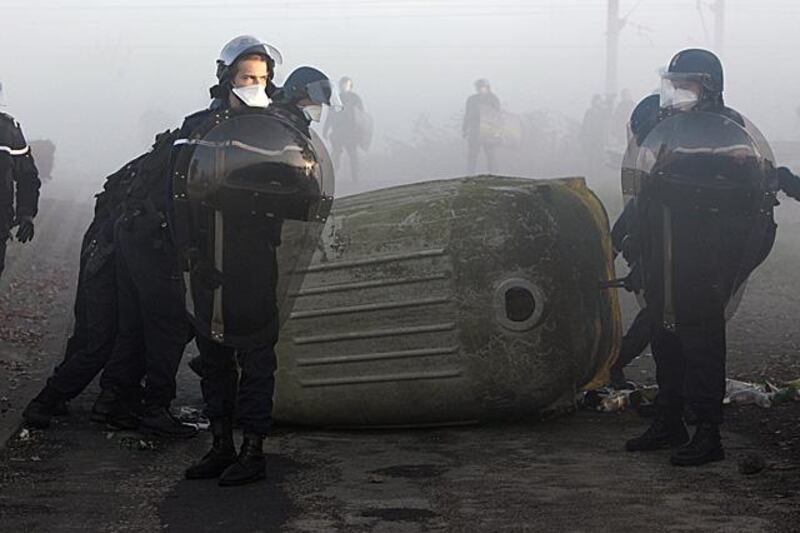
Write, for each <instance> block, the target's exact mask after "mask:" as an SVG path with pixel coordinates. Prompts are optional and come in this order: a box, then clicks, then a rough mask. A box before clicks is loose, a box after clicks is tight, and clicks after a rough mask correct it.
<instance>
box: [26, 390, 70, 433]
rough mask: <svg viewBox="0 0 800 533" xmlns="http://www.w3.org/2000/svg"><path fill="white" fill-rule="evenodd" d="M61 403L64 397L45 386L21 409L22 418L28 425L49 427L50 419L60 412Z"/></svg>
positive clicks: (40, 427) (62, 403)
mask: <svg viewBox="0 0 800 533" xmlns="http://www.w3.org/2000/svg"><path fill="white" fill-rule="evenodd" d="M63 405H64V399H63V398H61V397H60V396H59V395H58V394H56V393H55V392H54V391H52V390H50V389H49V388H48V387H45V388H44V389H42V391H41V392H40V393H39V394H38V395H37V396H36V398H34V399H33V400H31V402H30V403H29V404H28V406H27V407H25V410H24V411H22V418H23V419H24V420H25V424H26V425H28V426H29V427H32V428H35V429H46V428H48V427H50V420H51V419H52V418H53V417H54V416H58V415H59V414H60V412H59V410H60V408H61V407H63Z"/></svg>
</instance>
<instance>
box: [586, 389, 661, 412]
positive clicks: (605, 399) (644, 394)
mask: <svg viewBox="0 0 800 533" xmlns="http://www.w3.org/2000/svg"><path fill="white" fill-rule="evenodd" d="M628 385H629V386H628V388H624V389H614V388H612V387H604V388H602V389H597V390H591V391H586V392H584V393H582V394H581V395H579V396H578V405H579V406H580V407H581V408H583V409H593V410H596V411H600V412H603V413H617V412H620V411H624V410H626V409H637V410H640V409H642V408H643V407H646V406H648V405H651V404H652V403H653V402H654V401H655V397H656V395H657V394H658V387H643V386H640V385H637V384H636V383H633V382H629V383H628Z"/></svg>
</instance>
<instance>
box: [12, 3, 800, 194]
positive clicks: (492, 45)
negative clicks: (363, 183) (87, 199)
mask: <svg viewBox="0 0 800 533" xmlns="http://www.w3.org/2000/svg"><path fill="white" fill-rule="evenodd" d="M621 4H622V13H623V14H626V13H628V12H630V11H631V10H632V9H633V8H634V7H635V6H636V5H637V4H639V5H638V8H636V9H635V10H634V11H633V13H632V14H631V15H630V18H629V21H630V24H629V25H628V27H626V28H625V30H624V31H623V35H622V39H621V50H620V83H619V85H620V88H629V89H630V90H631V92H632V95H633V97H634V99H636V100H638V99H639V98H641V97H642V96H644V95H645V94H647V93H648V92H649V91H651V90H652V89H655V88H656V87H657V86H658V69H659V68H661V67H663V66H665V65H666V63H667V62H668V61H669V59H670V57H671V56H672V55H673V54H674V53H675V52H677V51H678V50H680V49H681V48H685V47H694V46H699V47H709V48H711V47H712V38H713V15H712V14H711V13H710V11H708V10H706V11H705V12H704V15H705V16H704V21H705V25H706V29H705V30H704V25H703V18H702V17H701V16H700V12H699V11H698V8H697V2H696V1H695V0H682V1H677V0H676V1H667V0H642V1H641V2H638V1H637V0H622V2H621ZM0 7H2V20H3V30H2V31H0V81H2V82H3V83H4V85H5V89H6V99H7V101H8V103H9V107H8V109H7V110H8V111H9V112H11V113H12V114H14V115H15V116H17V117H18V118H19V119H20V121H21V122H22V124H23V126H24V129H25V132H26V134H27V136H28V138H29V139H33V138H43V137H47V138H51V139H53V140H54V141H55V143H56V144H57V146H58V153H57V156H58V163H57V164H58V165H59V173H60V174H69V176H70V179H90V180H94V181H95V182H97V183H99V182H100V180H101V179H102V178H103V176H104V175H105V174H108V173H109V172H111V171H113V170H114V169H116V168H117V167H119V166H120V165H121V164H122V163H124V162H125V161H127V160H128V159H131V158H133V157H134V156H136V155H137V154H138V153H139V152H141V151H142V150H143V148H144V147H145V146H146V145H147V143H148V141H149V140H150V139H152V137H153V135H154V134H155V133H156V132H157V131H159V130H163V129H166V128H168V127H177V126H178V125H179V124H180V120H181V118H182V117H183V116H185V115H187V114H189V113H192V112H194V111H196V110H198V109H200V108H202V107H205V106H206V105H207V103H208V96H207V95H208V92H207V91H208V87H209V86H211V85H212V84H213V83H214V76H213V74H214V61H215V59H216V58H217V56H218V53H219V50H220V49H221V47H222V45H223V44H224V43H225V42H226V41H227V40H229V39H230V38H231V37H233V36H235V35H237V34H242V33H249V34H254V35H257V36H259V37H263V38H264V39H265V40H267V41H268V42H270V43H271V44H273V45H275V46H276V47H278V48H279V49H280V50H281V52H282V53H283V55H284V58H285V60H286V63H285V64H284V65H283V66H282V67H279V70H278V76H277V81H278V82H280V81H281V80H282V78H283V77H284V76H285V75H286V74H288V73H289V72H291V70H292V69H293V68H294V67H296V66H298V65H303V64H309V65H314V66H317V67H319V68H321V69H322V70H323V71H325V72H326V73H328V74H329V75H330V77H331V78H332V79H338V78H339V77H340V76H342V75H349V76H351V77H352V78H354V80H355V83H356V90H357V92H359V93H360V94H361V95H362V97H363V98H364V101H365V104H366V106H367V108H368V110H369V111H370V112H371V113H372V114H373V115H374V118H375V122H376V137H377V141H378V144H377V146H376V149H380V147H381V145H382V143H381V141H382V140H383V139H385V138H386V137H392V138H399V139H404V138H407V137H408V136H409V134H410V128H411V124H412V122H413V119H414V118H415V117H416V116H419V115H420V114H421V113H426V114H428V115H429V116H430V117H431V119H432V120H433V121H434V122H436V123H439V124H441V125H442V126H445V125H447V124H448V123H452V122H453V121H454V120H455V118H457V117H458V116H459V115H460V113H461V112H462V109H463V104H464V100H465V98H466V97H467V96H468V95H469V94H470V93H471V92H472V82H473V80H475V79H476V78H479V77H487V78H489V79H490V80H491V81H492V84H493V87H494V89H495V91H496V92H497V93H498V95H499V96H500V98H501V100H502V102H503V105H504V107H505V108H507V109H509V110H511V111H515V112H525V111H531V110H534V109H548V110H552V111H557V112H561V113H564V114H566V115H568V116H571V117H573V118H575V119H576V120H579V119H580V117H581V116H582V115H583V112H584V111H585V109H586V107H587V105H588V102H589V100H590V98H591V96H592V95H593V94H596V93H602V92H603V89H604V82H605V80H604V72H605V31H606V28H605V25H606V2H605V1H604V0H563V1H544V0H496V1H477V0H439V1H422V0H396V1H395V0H292V1H270V0H261V1H256V0H229V2H228V4H227V7H226V4H225V3H223V2H221V1H212V0H163V1H162V2H157V1H155V0H102V1H100V0H62V1H58V0H0ZM727 11H728V14H727V19H726V27H727V29H726V45H725V48H724V50H723V51H722V53H721V56H722V58H723V63H724V65H725V68H726V76H727V80H726V84H727V90H726V98H727V103H728V104H729V105H731V106H732V107H735V108H736V109H738V110H739V111H741V112H743V113H744V114H745V115H747V116H748V117H749V118H751V119H752V120H753V121H754V122H755V123H756V124H757V125H759V127H760V128H761V129H762V130H763V131H764V133H765V134H766V136H767V137H768V138H769V139H770V140H780V139H787V138H792V137H795V138H797V137H800V124H798V122H797V116H796V114H795V109H796V108H797V107H798V105H800V70H798V68H797V66H796V65H797V62H796V59H795V53H796V51H797V50H798V49H800V46H798V45H800V32H798V31H797V29H798V27H799V26H800V24H798V23H800V4H798V3H796V2H793V1H789V0H758V1H757V0H750V1H745V0H740V1H736V0H728V2H727Z"/></svg>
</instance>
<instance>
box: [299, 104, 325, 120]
mask: <svg viewBox="0 0 800 533" xmlns="http://www.w3.org/2000/svg"><path fill="white" fill-rule="evenodd" d="M303 114H304V115H305V116H306V118H307V119H308V120H310V121H311V122H319V121H320V120H322V106H321V105H309V106H306V107H304V108H303Z"/></svg>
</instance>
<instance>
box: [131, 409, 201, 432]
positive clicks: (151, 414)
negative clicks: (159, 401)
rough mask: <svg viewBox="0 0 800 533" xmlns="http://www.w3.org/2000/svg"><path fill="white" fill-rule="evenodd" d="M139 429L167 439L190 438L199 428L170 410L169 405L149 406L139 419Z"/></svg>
mask: <svg viewBox="0 0 800 533" xmlns="http://www.w3.org/2000/svg"><path fill="white" fill-rule="evenodd" d="M139 431H140V432H142V433H144V434H145V435H153V436H155V437H163V438H166V439H188V438H191V437H194V436H195V435H197V428H196V427H194V426H188V425H186V424H184V423H182V422H181V421H180V420H178V419H177V418H175V416H174V415H173V414H172V412H170V410H169V408H168V407H163V406H148V407H146V408H145V411H144V415H142V419H141V420H140V421H139Z"/></svg>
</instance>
